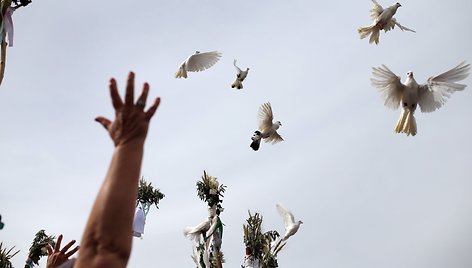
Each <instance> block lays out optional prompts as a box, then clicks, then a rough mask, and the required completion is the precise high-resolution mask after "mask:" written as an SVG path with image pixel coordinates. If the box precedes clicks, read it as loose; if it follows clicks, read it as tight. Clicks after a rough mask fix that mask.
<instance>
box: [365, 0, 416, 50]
mask: <svg viewBox="0 0 472 268" xmlns="http://www.w3.org/2000/svg"><path fill="white" fill-rule="evenodd" d="M372 2H373V6H372V9H371V10H370V17H371V18H372V20H373V22H372V24H371V25H370V26H367V27H361V28H359V29H358V30H357V31H358V32H359V34H360V36H361V39H364V38H366V37H367V36H369V35H370V40H369V43H371V44H372V43H373V42H375V44H378V43H379V37H380V31H381V30H384V31H385V32H388V31H390V30H392V29H393V28H395V25H396V26H398V28H400V30H402V31H410V32H414V33H416V32H415V31H414V30H412V29H409V28H407V27H405V26H402V25H401V24H400V23H398V22H397V20H396V19H395V18H393V15H395V13H396V12H397V9H398V8H399V7H401V6H402V5H400V3H396V4H394V5H392V6H389V7H387V8H386V9H383V8H382V6H381V5H380V4H379V3H377V1H375V0H372Z"/></svg>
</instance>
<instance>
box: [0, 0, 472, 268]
mask: <svg viewBox="0 0 472 268" xmlns="http://www.w3.org/2000/svg"><path fill="white" fill-rule="evenodd" d="M380 4H382V5H383V6H384V7H386V6H389V5H391V4H393V3H391V2H385V1H380ZM401 4H402V5H403V7H401V8H400V9H399V10H398V13H397V15H396V18H397V19H398V21H399V22H400V23H402V24H403V25H404V26H407V27H409V28H412V29H415V30H416V31H417V33H410V32H401V31H400V30H399V29H395V30H393V31H391V32H389V33H387V34H384V33H381V36H380V44H379V45H378V46H375V45H370V44H369V43H368V41H367V40H360V39H359V36H358V34H357V31H356V29H357V28H358V27H360V26H365V25H368V24H369V23H370V17H369V10H370V8H371V2H370V1H369V0H365V1H344V2H337V1H324V2H321V1H302V0H294V1H278V0H273V1H266V0H261V1H236V2H235V1H231V2H230V1H209V0H201V1H195V0H175V1H167V2H162V1H139V2H137V3H135V4H134V5H131V2H130V1H123V0H116V1H113V3H111V2H107V1H90V0H83V1H80V2H77V1H75V2H72V1H52V0H42V1H34V2H33V3H32V4H31V5H30V6H28V7H26V8H22V9H20V10H18V11H17V12H16V13H15V14H14V16H13V19H14V25H15V46H14V47H13V48H8V59H7V69H6V73H5V79H4V81H3V84H2V86H1V87H0V125H1V127H0V183H1V184H0V185H1V186H0V214H1V215H2V221H3V222H5V228H4V229H3V230H1V231H0V241H2V242H4V245H5V246H13V245H16V247H17V248H18V249H20V250H21V252H20V253H19V255H17V256H16V257H15V258H14V259H13V264H14V265H15V267H22V266H23V264H24V260H25V259H26V255H27V251H28V249H29V247H30V243H31V242H32V239H33V236H34V234H35V233H36V232H37V231H38V230H40V229H46V231H47V233H48V234H54V235H59V234H61V233H62V234H64V239H65V240H67V241H69V240H71V239H77V240H78V241H80V239H81V236H82V232H83V227H84V225H85V222H86V220H87V217H88V213H89V210H90V208H91V205H92V202H93V201H94V198H95V195H96V193H97V190H98V187H99V185H100V184H101V182H102V179H103V178H104V176H105V172H106V170H107V168H108V164H109V160H110V158H111V153H112V150H113V145H112V143H111V141H110V139H109V137H108V135H107V133H106V132H105V131H104V130H103V128H102V127H101V126H100V125H98V124H97V123H95V122H94V121H93V119H94V118H95V117H96V116H98V115H105V116H108V117H111V116H112V115H113V110H112V106H111V102H110V98H109V94H108V88H107V85H108V80H109V79H110V78H111V77H115V78H116V79H117V80H118V84H119V86H120V89H121V90H122V89H123V88H124V82H125V78H126V75H127V73H128V72H129V71H130V70H133V71H135V72H136V81H137V83H139V84H142V83H143V82H145V81H147V82H149V83H150V84H151V93H150V95H151V97H155V96H161V98H162V103H161V106H160V107H159V110H158V111H157V113H156V115H155V117H154V119H153V121H152V123H151V128H150V131H149V134H148V138H147V142H146V151H145V159H144V163H143V168H142V174H143V176H144V177H145V178H146V179H147V180H149V181H152V182H153V184H154V185H156V186H158V187H159V188H160V189H161V190H162V192H163V193H164V194H165V195H166V197H165V198H164V199H163V200H162V201H161V205H160V209H159V210H156V209H155V208H153V209H152V210H151V212H150V214H149V216H148V220H147V225H146V229H145V236H144V239H143V240H140V239H135V240H134V243H133V252H132V256H131V259H130V262H129V267H194V264H193V262H192V260H191V259H190V254H191V246H192V243H191V242H190V241H189V240H187V239H186V238H185V237H184V236H183V234H182V231H183V228H184V227H185V226H188V225H196V224H197V223H199V222H200V221H201V220H203V219H204V218H205V217H206V213H207V212H206V205H205V204H204V203H203V202H202V201H200V200H199V198H198V197H197V194H196V187H195V183H196V181H197V180H198V179H199V178H200V176H201V174H202V172H203V170H204V169H206V170H207V171H208V172H209V173H210V174H211V175H214V176H216V177H218V178H219V180H220V182H221V183H223V184H225V185H227V186H228V188H227V192H226V194H225V198H224V202H223V206H224V207H225V211H224V213H223V214H222V216H221V218H222V220H223V222H224V223H225V225H226V226H225V229H224V237H223V245H222V251H223V252H224V254H225V258H226V261H227V263H226V264H225V267H239V266H240V265H241V264H242V260H243V255H244V244H243V233H242V224H243V223H245V220H246V218H247V210H248V209H250V210H251V211H253V212H259V213H261V214H262V215H263V217H264V228H265V230H270V229H276V230H278V231H282V228H283V223H282V220H281V218H280V217H279V215H278V214H277V212H276V209H275V204H276V203H282V204H284V205H285V206H286V207H288V208H290V209H291V210H292V212H293V213H294V214H295V217H297V218H300V219H301V220H303V221H304V223H305V224H304V225H302V227H301V228H300V230H299V233H297V235H295V236H294V237H292V238H291V239H290V240H289V242H288V244H287V246H286V248H285V249H284V250H283V251H282V252H281V254H280V255H279V265H280V267H285V268H290V267H323V268H341V267H342V268H345V267H350V268H379V267H382V268H393V267H395V268H397V267H402V268H449V267H454V268H470V267H471V266H472V257H471V256H470V254H469V253H470V251H471V250H472V229H471V228H470V226H472V215H471V213H470V211H472V180H471V179H472V167H471V159H472V139H471V137H472V123H471V122H472V121H471V120H470V118H469V117H470V115H471V114H472V105H470V103H471V100H472V89H471V88H470V86H471V85H472V80H471V78H470V77H469V78H467V79H466V80H464V81H463V83H465V84H468V85H469V87H467V88H466V89H465V90H464V91H462V92H458V93H455V94H454V95H453V96H452V97H451V99H450V100H449V101H448V103H446V105H445V106H444V107H442V108H441V109H439V110H438V111H436V112H433V113H430V114H422V113H421V112H420V111H417V113H416V119H417V123H418V135H417V136H416V137H407V136H405V135H400V134H395V133H394V132H393V128H394V126H395V123H396V120H397V118H398V116H399V114H400V111H399V110H397V111H391V110H389V109H388V108H386V107H384V106H383V101H382V99H381V96H380V94H379V93H378V92H377V90H376V89H374V88H373V87H372V86H371V85H370V78H371V77H372V75H371V68H372V67H377V66H380V65H381V64H385V65H387V66H388V67H389V68H390V69H391V70H392V71H394V72H395V73H396V74H398V75H400V76H402V78H403V79H404V78H405V74H406V72H407V71H409V70H413V71H414V72H415V77H416V80H417V81H418V82H421V83H422V82H424V81H426V79H427V78H428V77H430V76H432V75H437V74H439V73H441V72H443V71H446V70H448V69H450V68H452V67H454V66H456V65H457V64H458V63H459V62H461V61H463V60H466V61H468V62H469V63H470V62H472V52H471V51H472V50H471V48H472V37H471V35H470V33H469V30H468V27H469V25H470V24H471V23H472V19H471V17H470V15H469V13H470V10H472V2H471V1H469V0H451V1H426V0H421V1H409V2H401ZM195 50H199V51H211V50H218V51H220V52H222V55H223V57H222V58H221V60H220V61H219V62H218V63H217V64H216V65H215V66H214V67H213V68H211V69H209V70H207V71H205V72H202V73H190V74H189V79H187V80H177V79H175V78H174V77H173V75H174V72H175V71H176V70H177V67H178V66H179V65H180V63H181V62H182V61H183V60H184V59H185V58H186V57H187V56H188V55H190V54H191V53H193V52H194V51H195ZM235 58H236V59H237V60H238V64H239V65H240V66H241V67H243V68H245V67H249V68H250V69H251V70H250V73H249V76H248V78H247V80H246V81H245V83H244V89H243V90H241V91H236V90H234V89H231V88H230V85H231V83H232V81H233V80H234V77H235V70H234V67H233V66H232V61H233V59H235ZM121 92H122V91H121ZM267 101H270V102H271V104H272V108H273V111H274V115H275V118H276V120H280V121H281V122H282V124H283V125H282V127H281V129H280V131H279V133H280V134H281V135H282V136H283V137H284V139H285V141H284V142H282V143H279V144H276V145H269V144H264V143H263V144H262V145H261V149H260V150H259V151H258V152H254V151H252V150H251V149H250V148H249V143H250V137H251V135H252V133H253V131H254V130H255V129H256V127H257V113H258V109H259V106H260V105H261V104H262V103H264V102H267ZM44 265H45V259H43V260H42V261H41V267H44Z"/></svg>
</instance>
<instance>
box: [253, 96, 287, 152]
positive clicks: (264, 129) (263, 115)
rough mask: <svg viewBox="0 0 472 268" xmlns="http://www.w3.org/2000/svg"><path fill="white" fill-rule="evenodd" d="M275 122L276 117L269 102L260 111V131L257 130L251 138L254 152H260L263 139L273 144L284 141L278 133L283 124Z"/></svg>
mask: <svg viewBox="0 0 472 268" xmlns="http://www.w3.org/2000/svg"><path fill="white" fill-rule="evenodd" d="M273 120H274V115H273V113H272V107H271V106H270V103H269V102H267V103H264V104H262V105H261V108H260V109H259V130H256V131H255V132H254V135H253V136H252V138H251V140H252V142H251V145H250V146H251V148H252V149H253V150H254V151H257V150H259V147H260V145H261V140H262V139H264V141H265V142H266V143H272V144H275V143H278V142H281V141H283V140H284V139H283V138H282V137H281V136H280V135H279V133H277V130H278V129H279V127H280V126H282V124H281V123H280V121H275V122H272V121H273Z"/></svg>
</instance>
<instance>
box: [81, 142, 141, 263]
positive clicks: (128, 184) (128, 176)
mask: <svg viewBox="0 0 472 268" xmlns="http://www.w3.org/2000/svg"><path fill="white" fill-rule="evenodd" d="M143 143H144V142H141V141H139V142H130V143H126V144H124V145H119V146H118V147H116V149H115V151H114V154H113V157H112V160H111V163H110V168H109V170H108V173H107V175H106V177H105V180H104V181H103V184H102V186H101V188H100V191H99V193H98V195H97V198H96V200H95V203H94V205H93V208H92V212H91V213H90V216H89V220H88V222H87V226H86V228H85V231H84V235H83V238H82V243H81V248H82V250H81V254H80V256H79V260H78V264H77V265H78V267H81V266H82V264H83V266H82V267H89V266H93V265H92V264H93V263H95V264H97V265H98V264H103V263H102V262H103V261H105V262H106V261H107V259H108V258H109V259H110V261H113V264H114V265H120V264H123V265H124V266H125V265H126V263H127V260H128V257H129V254H130V252H131V242H132V235H131V232H132V224H133V215H134V209H135V204H136V195H137V188H138V182H139V175H140V169H141V162H142V158H143ZM125 233H129V234H130V235H123V234H125ZM81 257H83V258H81ZM97 257H98V258H100V260H97ZM104 257H105V259H103V258H104ZM93 260H94V261H93ZM114 261H117V262H116V263H115V262H114ZM86 264H87V265H86ZM115 267H116V266H115Z"/></svg>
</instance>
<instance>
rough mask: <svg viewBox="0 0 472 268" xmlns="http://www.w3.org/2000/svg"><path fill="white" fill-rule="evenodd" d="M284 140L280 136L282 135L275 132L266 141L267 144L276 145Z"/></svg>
mask: <svg viewBox="0 0 472 268" xmlns="http://www.w3.org/2000/svg"><path fill="white" fill-rule="evenodd" d="M283 140H284V139H283V138H282V136H280V134H279V133H277V131H275V132H274V133H273V134H271V135H270V136H269V137H268V138H266V139H265V142H267V143H272V144H276V143H278V142H281V141H283Z"/></svg>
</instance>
